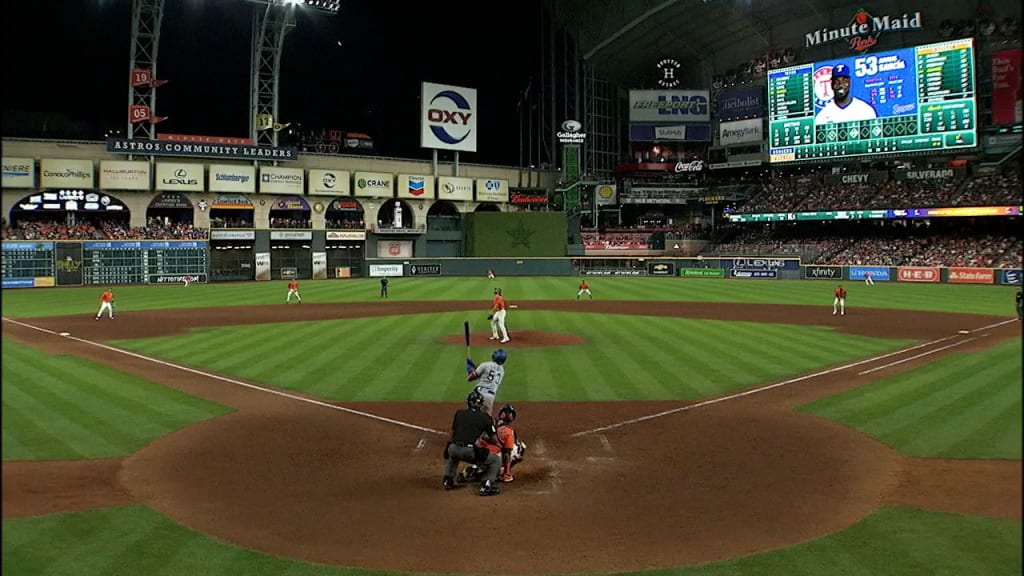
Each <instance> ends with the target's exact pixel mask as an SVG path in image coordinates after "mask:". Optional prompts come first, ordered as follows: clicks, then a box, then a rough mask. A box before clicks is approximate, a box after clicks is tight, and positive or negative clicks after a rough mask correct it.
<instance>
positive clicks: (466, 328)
mask: <svg viewBox="0 0 1024 576" xmlns="http://www.w3.org/2000/svg"><path fill="white" fill-rule="evenodd" d="M462 327H463V329H464V330H465V332H466V360H471V359H472V354H470V352H469V320H466V321H465V322H463V323H462Z"/></svg>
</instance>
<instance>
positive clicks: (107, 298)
mask: <svg viewBox="0 0 1024 576" xmlns="http://www.w3.org/2000/svg"><path fill="white" fill-rule="evenodd" d="M100 300H102V301H104V302H113V300H114V293H113V292H111V291H110V290H105V291H104V292H103V294H101V295H100Z"/></svg>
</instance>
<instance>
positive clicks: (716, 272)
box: [679, 268, 725, 278]
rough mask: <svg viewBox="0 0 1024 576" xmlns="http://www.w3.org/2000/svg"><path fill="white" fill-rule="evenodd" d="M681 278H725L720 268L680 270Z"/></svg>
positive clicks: (723, 271)
mask: <svg viewBox="0 0 1024 576" xmlns="http://www.w3.org/2000/svg"><path fill="white" fill-rule="evenodd" d="M679 276H680V277H682V278H725V270H723V269H721V268H681V269H680V270H679Z"/></svg>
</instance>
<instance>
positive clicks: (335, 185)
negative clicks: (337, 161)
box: [307, 170, 352, 196]
mask: <svg viewBox="0 0 1024 576" xmlns="http://www.w3.org/2000/svg"><path fill="white" fill-rule="evenodd" d="M350 178H351V175H350V174H349V173H348V170H310V171H309V181H308V182H309V183H308V186H307V187H308V188H309V195H310V196H350V195H351V194H352V188H351V187H350V186H349V179H350Z"/></svg>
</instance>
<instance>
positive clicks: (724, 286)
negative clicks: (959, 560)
mask: <svg viewBox="0 0 1024 576" xmlns="http://www.w3.org/2000/svg"><path fill="white" fill-rule="evenodd" d="M578 281H579V279H578V278H572V277H541V278H536V277H509V278H499V279H496V280H488V279H486V278H394V279H392V281H391V285H390V296H391V300H416V301H429V300H469V301H474V300H475V301H479V302H480V307H481V309H482V310H486V309H487V307H488V306H489V303H490V296H491V288H492V287H494V286H500V287H502V289H503V291H504V294H505V297H506V299H507V300H508V301H509V302H510V303H515V302H517V301H526V300H575V298H576V292H577V284H578ZM588 281H589V282H590V284H591V288H592V289H593V291H594V297H595V298H596V299H599V300H645V301H666V300H667V301H672V300H675V301H684V302H753V303H766V304H768V303H771V304H808V305H818V306H822V307H823V308H828V309H831V307H832V290H833V289H834V288H835V284H836V282H825V281H812V280H722V279H697V278H693V279H691V278H687V279H683V278H652V277H647V278H616V277H607V278H605V277H601V278H588ZM843 284H844V286H846V287H847V289H848V290H849V296H848V298H847V306H848V307H850V309H856V308H859V307H864V308H889V309H905V310H935V311H941V312H962V313H971V314H992V315H999V316H1013V315H1015V314H1016V312H1015V308H1014V294H1015V292H1016V287H1013V286H979V285H970V284H962V285H961V284H914V283H906V282H891V283H883V282H879V283H877V284H876V285H875V286H865V285H864V284H863V283H859V282H844V283H843ZM379 290H380V284H379V283H378V281H377V279H375V278H367V279H349V280H305V281H303V282H302V283H301V285H300V292H301V293H302V299H303V301H304V302H307V303H310V302H357V301H377V300H379V299H378V294H379ZM102 291H103V287H101V286H94V287H88V288H37V289H16V290H15V289H9V290H4V294H3V296H4V298H3V303H2V310H3V315H4V316H7V317H20V318H29V317H34V316H57V315H65V314H83V315H84V314H95V313H96V310H97V309H99V302H98V300H99V296H100V293H101V292H102ZM114 292H115V294H116V296H117V309H118V310H119V311H124V312H128V311H132V310H154V309H168V308H196V307H206V306H243V305H260V304H278V303H282V304H283V303H284V299H285V295H286V293H287V286H286V284H285V282H283V281H274V282H259V283H255V282H247V283H225V284H193V285H192V286H190V287H188V288H184V287H183V286H180V285H173V286H119V287H115V290H114Z"/></svg>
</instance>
